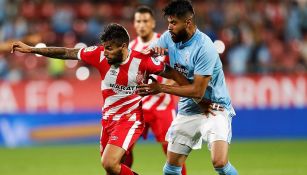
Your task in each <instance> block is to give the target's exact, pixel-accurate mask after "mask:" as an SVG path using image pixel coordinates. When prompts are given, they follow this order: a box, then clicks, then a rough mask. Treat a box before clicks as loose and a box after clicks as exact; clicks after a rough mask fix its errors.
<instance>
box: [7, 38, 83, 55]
mask: <svg viewBox="0 0 307 175" xmlns="http://www.w3.org/2000/svg"><path fill="white" fill-rule="evenodd" d="M14 51H18V52H22V53H34V54H40V55H43V56H46V57H50V58H56V59H63V60H78V51H79V49H71V48H65V47H45V48H35V47H31V46H29V45H27V44H25V43H23V42H21V41H18V42H14V43H13V45H12V52H14Z"/></svg>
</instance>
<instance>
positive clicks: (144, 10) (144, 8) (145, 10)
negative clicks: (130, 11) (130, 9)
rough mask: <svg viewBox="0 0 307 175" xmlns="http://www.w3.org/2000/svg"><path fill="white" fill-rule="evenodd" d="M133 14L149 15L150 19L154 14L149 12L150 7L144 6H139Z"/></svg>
mask: <svg viewBox="0 0 307 175" xmlns="http://www.w3.org/2000/svg"><path fill="white" fill-rule="evenodd" d="M135 13H149V14H150V16H151V17H154V12H153V11H152V10H151V8H150V7H148V6H146V5H141V6H139V7H138V8H137V9H136V10H135V12H134V14H135Z"/></svg>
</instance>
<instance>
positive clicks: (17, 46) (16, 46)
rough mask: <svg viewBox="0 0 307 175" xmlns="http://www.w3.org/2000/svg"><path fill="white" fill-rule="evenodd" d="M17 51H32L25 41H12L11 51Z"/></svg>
mask: <svg viewBox="0 0 307 175" xmlns="http://www.w3.org/2000/svg"><path fill="white" fill-rule="evenodd" d="M15 51H18V52H22V53H31V52H32V47H30V46H28V45H26V44H25V43H23V42H21V41H17V42H14V43H13V44H12V50H11V53H13V52H15Z"/></svg>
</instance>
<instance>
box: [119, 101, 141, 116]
mask: <svg viewBox="0 0 307 175" xmlns="http://www.w3.org/2000/svg"><path fill="white" fill-rule="evenodd" d="M141 100H142V99H140V100H136V101H134V102H132V103H129V104H127V105H125V106H123V107H121V108H120V109H119V110H118V111H117V112H116V114H122V113H124V112H126V111H127V109H131V107H132V106H134V105H136V104H137V103H138V107H136V108H135V109H133V110H136V109H137V108H139V109H141V110H142V108H141V105H142V104H140V103H141Z"/></svg>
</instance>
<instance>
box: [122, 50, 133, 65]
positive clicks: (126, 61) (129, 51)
mask: <svg viewBox="0 0 307 175" xmlns="http://www.w3.org/2000/svg"><path fill="white" fill-rule="evenodd" d="M130 55H131V50H130V49H128V57H127V59H126V60H125V61H124V62H122V63H120V65H124V64H126V63H128V61H129V60H130Z"/></svg>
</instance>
